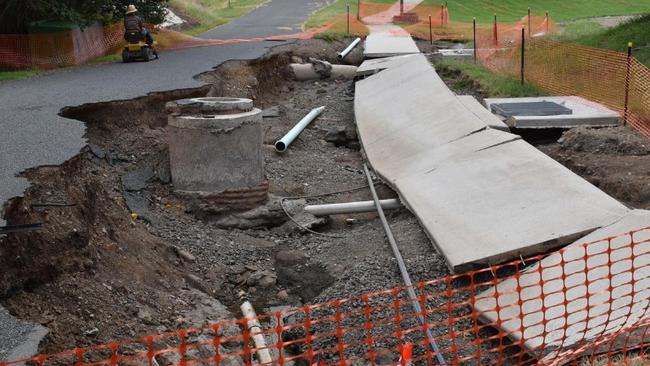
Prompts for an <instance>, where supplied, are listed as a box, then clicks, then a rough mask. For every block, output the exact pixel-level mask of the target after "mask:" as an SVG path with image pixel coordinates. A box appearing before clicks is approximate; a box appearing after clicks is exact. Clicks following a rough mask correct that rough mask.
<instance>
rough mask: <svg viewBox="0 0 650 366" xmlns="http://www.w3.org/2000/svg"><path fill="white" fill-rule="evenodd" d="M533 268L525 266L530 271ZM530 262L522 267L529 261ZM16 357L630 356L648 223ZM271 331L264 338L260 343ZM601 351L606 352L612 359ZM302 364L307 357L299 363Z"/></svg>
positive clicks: (360, 361)
mask: <svg viewBox="0 0 650 366" xmlns="http://www.w3.org/2000/svg"><path fill="white" fill-rule="evenodd" d="M524 268H525V270H524ZM522 270H523V271H522ZM412 289H413V290H414V291H415V297H416V299H415V301H416V302H417V303H418V304H419V305H420V308H421V310H420V312H418V313H416V312H414V310H413V309H414V307H413V306H412V305H413V304H412V302H411V301H410V300H409V298H408V296H407V290H408V289H407V288H393V289H388V290H385V291H380V292H375V293H370V294H362V295H357V296H353V297H351V298H347V299H338V300H333V301H329V302H326V303H322V304H316V305H307V306H303V307H300V308H295V309H291V310H287V311H283V312H279V313H274V314H270V315H263V316H260V317H259V318H257V320H259V322H260V323H261V328H255V327H254V325H255V324H254V323H252V322H251V320H250V319H248V320H247V319H240V320H233V321H226V322H220V323H216V324H210V325H206V326H201V327H198V328H194V329H185V330H180V331H175V332H169V333H164V334H157V335H152V336H145V337H141V338H138V339H133V340H126V341H115V342H111V343H108V344H103V345H96V346H90V347H86V348H77V349H73V350H70V351H67V352H63V353H60V354H53V355H41V356H37V357H33V358H30V359H27V360H16V361H10V362H0V366H14V365H20V364H24V363H25V362H27V363H28V364H34V365H39V366H49V365H74V366H99V365H142V366H154V365H158V364H164V365H168V364H174V365H182V366H190V365H222V364H226V365H232V364H233V362H235V364H246V365H254V364H255V365H257V364H262V363H261V362H260V360H259V358H258V357H260V356H258V355H259V352H260V351H268V352H269V356H270V361H267V362H266V363H265V364H269V365H296V364H300V365H340V366H344V365H374V364H382V365H411V364H422V365H424V364H427V365H428V364H432V365H433V364H441V363H442V362H444V363H446V364H449V365H533V364H538V365H563V364H566V363H571V364H573V365H605V364H608V365H622V364H628V363H629V362H631V361H632V360H641V361H643V360H645V359H646V358H647V357H648V356H647V355H646V354H645V352H644V350H645V348H646V347H647V346H649V345H650V343H649V341H650V334H646V333H647V332H648V329H649V326H650V227H646V228H643V229H639V230H634V231H632V232H628V233H624V234H621V235H617V236H614V237H610V238H604V239H601V240H597V241H593V242H589V243H580V244H572V245H570V246H568V247H566V248H564V249H562V250H560V251H558V252H555V253H553V254H551V255H549V256H548V257H543V256H538V257H533V258H528V259H526V260H525V261H524V260H523V259H522V260H521V261H516V262H512V263H508V264H504V265H500V266H492V267H490V268H486V269H483V270H479V271H474V272H469V273H465V274H461V275H454V276H449V277H445V278H439V279H434V280H431V281H426V282H421V283H418V284H417V285H415V286H414V287H413V288H412ZM256 335H263V336H264V340H265V343H266V346H257V347H256V346H255V345H254V341H253V338H254V337H255V336H256ZM603 360H604V361H603ZM296 362H298V363H296Z"/></svg>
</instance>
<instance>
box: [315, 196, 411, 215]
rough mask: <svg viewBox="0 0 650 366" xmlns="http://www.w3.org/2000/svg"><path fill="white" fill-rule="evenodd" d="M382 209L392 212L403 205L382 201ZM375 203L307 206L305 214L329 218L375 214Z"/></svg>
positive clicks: (394, 200) (391, 200) (394, 201)
mask: <svg viewBox="0 0 650 366" xmlns="http://www.w3.org/2000/svg"><path fill="white" fill-rule="evenodd" d="M379 202H380V203H381V207H382V208H383V209H384V210H391V209H396V208H401V207H402V203H401V202H400V201H399V200H398V199H394V198H393V199H388V200H381V201H379ZM375 211H377V208H376V207H375V202H374V201H361V202H346V203H332V204H327V205H307V206H305V212H307V213H309V214H312V215H314V216H317V217H319V216H329V215H345V214H352V213H364V212H375Z"/></svg>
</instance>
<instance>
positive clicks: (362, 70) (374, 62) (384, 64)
mask: <svg viewBox="0 0 650 366" xmlns="http://www.w3.org/2000/svg"><path fill="white" fill-rule="evenodd" d="M414 56H417V54H412V55H402V56H393V57H384V58H375V59H369V60H365V61H363V63H362V64H361V66H359V67H358V68H357V76H358V77H365V76H369V75H373V74H376V73H378V72H380V71H383V70H386V69H390V68H392V67H395V66H399V65H401V64H403V63H404V62H405V61H407V60H408V59H409V58H411V57H414Z"/></svg>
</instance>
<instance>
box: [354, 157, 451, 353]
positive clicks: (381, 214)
mask: <svg viewBox="0 0 650 366" xmlns="http://www.w3.org/2000/svg"><path fill="white" fill-rule="evenodd" d="M363 170H364V171H365V173H366V178H367V179H368V187H370V193H372V199H373V200H374V201H375V206H376V207H377V213H378V214H379V219H380V220H381V223H382V225H383V226H384V231H385V232H386V237H387V238H388V242H389V243H390V247H391V249H392V250H393V255H394V256H395V259H396V260H397V264H398V266H399V271H400V273H401V274H402V280H403V281H404V284H405V285H406V292H407V294H408V296H409V299H410V300H411V306H413V310H414V311H415V313H416V314H418V321H419V322H420V325H421V326H422V327H424V326H425V324H426V323H425V319H424V316H422V308H421V307H420V302H419V301H418V297H417V295H416V294H415V290H413V282H411V276H410V275H409V273H408V270H407V269H406V264H404V258H403V257H402V253H400V251H399V247H398V246H397V242H396V241H395V237H394V236H393V231H392V230H391V229H390V226H388V220H386V215H384V209H383V208H382V207H381V203H380V202H379V196H377V191H376V190H375V186H374V184H373V182H372V176H371V175H370V171H369V170H368V166H367V165H366V164H364V165H363ZM426 329H427V330H426V333H427V339H428V340H429V344H430V345H431V350H432V351H433V353H434V354H435V355H436V359H437V360H438V363H439V364H440V365H446V364H447V363H446V362H445V359H444V358H443V357H442V354H441V353H440V349H439V348H438V344H437V343H436V340H435V339H434V337H433V334H432V333H431V329H429V327H426Z"/></svg>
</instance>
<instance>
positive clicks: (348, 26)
mask: <svg viewBox="0 0 650 366" xmlns="http://www.w3.org/2000/svg"><path fill="white" fill-rule="evenodd" d="M346 8H347V12H348V19H347V21H348V24H347V28H346V30H347V32H348V34H350V3H348V4H347V5H346Z"/></svg>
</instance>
